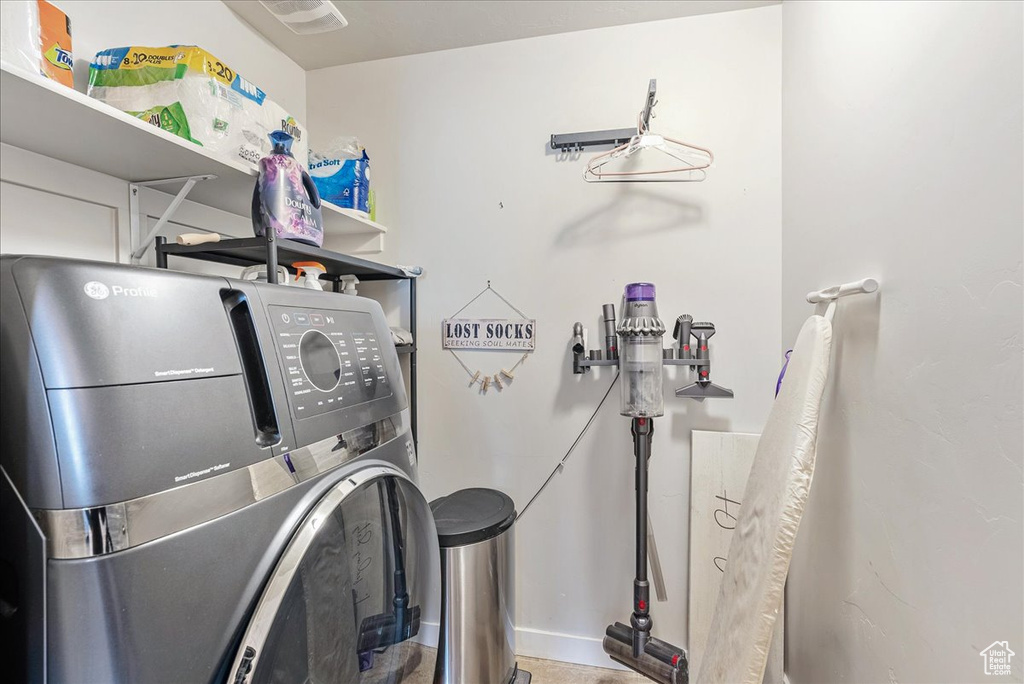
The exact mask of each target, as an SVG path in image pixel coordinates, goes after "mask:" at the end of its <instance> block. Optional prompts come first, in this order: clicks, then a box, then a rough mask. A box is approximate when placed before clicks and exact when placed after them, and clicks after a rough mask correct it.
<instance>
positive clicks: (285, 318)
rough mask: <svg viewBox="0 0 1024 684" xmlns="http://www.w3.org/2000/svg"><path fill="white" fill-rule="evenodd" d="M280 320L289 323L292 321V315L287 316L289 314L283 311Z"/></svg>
mask: <svg viewBox="0 0 1024 684" xmlns="http://www.w3.org/2000/svg"><path fill="white" fill-rule="evenodd" d="M281 321H282V322H283V323H291V322H292V317H291V316H289V315H288V314H286V313H283V314H281Z"/></svg>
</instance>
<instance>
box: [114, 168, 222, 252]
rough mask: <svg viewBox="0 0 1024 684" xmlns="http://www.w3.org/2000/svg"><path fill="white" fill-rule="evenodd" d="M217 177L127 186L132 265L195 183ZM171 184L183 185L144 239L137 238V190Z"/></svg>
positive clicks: (139, 225)
mask: <svg viewBox="0 0 1024 684" xmlns="http://www.w3.org/2000/svg"><path fill="white" fill-rule="evenodd" d="M216 177H217V176H215V175H213V174H205V175H201V176H181V177H178V178H161V179H158V180H150V181H139V182H137V183H129V184H128V213H129V222H130V226H131V242H132V256H131V260H132V263H133V264H138V263H140V262H141V261H142V256H143V255H144V254H145V253H146V250H147V249H149V246H150V245H151V244H153V240H154V239H155V238H156V236H157V234H158V233H159V232H160V231H161V230H163V227H164V226H165V225H167V222H168V221H170V220H171V216H173V215H174V212H176V211H177V210H178V207H180V206H181V203H182V202H184V201H185V198H186V197H187V196H188V193H189V192H190V191H191V190H192V188H194V187H195V185H196V183H198V182H200V181H204V180H213V179H214V178H216ZM171 183H184V185H182V186H181V190H179V191H178V194H177V195H175V196H174V199H172V200H171V203H170V204H169V205H167V209H166V210H164V213H163V214H161V215H160V218H159V219H157V222H156V224H155V225H154V226H153V227H152V228H151V229H150V231H149V232H148V233H147V234H146V236H145V237H144V238H141V239H140V238H139V236H140V235H141V233H142V210H141V209H140V207H139V190H140V189H141V188H149V187H153V186H155V185H168V184H171Z"/></svg>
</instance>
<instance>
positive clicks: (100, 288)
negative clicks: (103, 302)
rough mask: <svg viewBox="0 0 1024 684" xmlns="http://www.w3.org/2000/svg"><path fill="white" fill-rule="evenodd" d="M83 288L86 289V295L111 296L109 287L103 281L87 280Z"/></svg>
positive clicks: (104, 297) (95, 297) (99, 297)
mask: <svg viewBox="0 0 1024 684" xmlns="http://www.w3.org/2000/svg"><path fill="white" fill-rule="evenodd" d="M82 289H83V290H85V294H86V295H88V296H90V297H92V298H93V299H106V298H107V297H109V296H110V289H109V288H107V286H106V285H104V284H103V283H101V282H97V281H95V280H90V281H89V282H87V283H86V284H85V287H83V288H82Z"/></svg>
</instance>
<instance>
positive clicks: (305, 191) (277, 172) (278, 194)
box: [252, 131, 324, 247]
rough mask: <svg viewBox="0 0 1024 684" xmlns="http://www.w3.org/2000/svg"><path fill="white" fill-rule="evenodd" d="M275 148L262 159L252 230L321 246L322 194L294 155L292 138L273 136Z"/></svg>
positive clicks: (282, 132) (276, 134)
mask: <svg viewBox="0 0 1024 684" xmlns="http://www.w3.org/2000/svg"><path fill="white" fill-rule="evenodd" d="M270 142H271V145H273V149H272V150H271V151H270V154H268V155H267V156H265V157H263V159H260V165H259V176H258V177H257V178H256V187H255V188H254V189H253V193H252V228H253V231H254V232H255V233H256V235H257V237H263V236H264V235H266V234H267V231H269V230H272V231H274V234H275V235H276V236H277V237H278V238H287V239H289V240H297V241H298V242H305V243H307V244H310V245H316V246H317V247H321V246H322V245H323V244H324V220H323V215H322V214H321V212H320V194H319V193H318V192H317V191H316V186H315V185H313V180H312V179H311V178H310V177H309V174H308V173H306V170H305V169H304V168H303V167H302V165H301V164H299V162H297V161H296V160H295V157H293V156H292V151H291V147H292V136H290V135H288V134H287V133H285V132H284V131H274V132H273V133H271V134H270Z"/></svg>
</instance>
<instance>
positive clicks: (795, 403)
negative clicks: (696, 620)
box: [694, 316, 832, 684]
mask: <svg viewBox="0 0 1024 684" xmlns="http://www.w3.org/2000/svg"><path fill="white" fill-rule="evenodd" d="M831 349H832V324H831V322H830V321H829V320H827V319H826V318H824V317H822V316H811V317H810V318H809V319H807V321H806V322H805V323H804V325H803V328H801V330H800V334H799V336H798V337H797V341H796V345H795V346H794V348H793V354H792V356H791V357H790V361H789V368H788V370H787V372H786V377H785V380H784V382H783V385H782V390H781V391H780V392H779V396H778V397H777V398H776V400H775V404H774V406H773V407H772V410H771V413H770V414H769V416H768V421H767V423H766V425H765V428H764V432H763V433H762V434H761V439H760V441H759V442H758V445H757V451H756V452H755V454H754V463H753V465H752V466H751V469H750V477H749V479H748V481H747V487H746V491H745V492H744V494H743V499H742V501H743V505H742V506H741V507H740V511H739V515H738V518H737V520H736V528H735V530H734V532H733V536H732V541H731V543H730V545H729V555H728V558H729V560H728V562H727V563H726V566H725V574H724V576H723V578H722V585H721V589H720V590H719V593H718V601H717V603H716V604H715V611H714V615H713V617H712V619H711V629H710V631H709V633H708V641H707V650H706V651H705V652H704V654H703V658H702V659H701V665H700V672H699V674H698V676H697V678H696V680H694V681H695V682H696V684H739V683H740V682H743V683H744V684H760V683H761V678H762V676H763V674H764V668H765V662H766V661H767V658H768V649H769V647H770V645H771V642H772V630H773V628H774V627H775V621H776V618H777V616H778V613H779V610H780V608H781V606H782V596H783V589H784V588H785V584H786V574H787V573H788V572H789V562H790V559H791V558H792V555H793V543H794V541H795V540H796V534H797V530H798V528H799V527H800V518H801V517H802V516H803V512H804V507H805V505H806V504H807V495H808V492H809V490H810V486H811V478H812V477H813V475H814V455H815V439H816V437H817V432H818V411H819V407H820V404H821V397H822V393H823V391H824V389H825V383H826V381H827V380H828V371H829V356H830V352H831Z"/></svg>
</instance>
